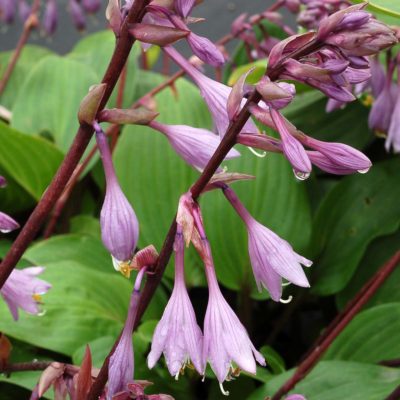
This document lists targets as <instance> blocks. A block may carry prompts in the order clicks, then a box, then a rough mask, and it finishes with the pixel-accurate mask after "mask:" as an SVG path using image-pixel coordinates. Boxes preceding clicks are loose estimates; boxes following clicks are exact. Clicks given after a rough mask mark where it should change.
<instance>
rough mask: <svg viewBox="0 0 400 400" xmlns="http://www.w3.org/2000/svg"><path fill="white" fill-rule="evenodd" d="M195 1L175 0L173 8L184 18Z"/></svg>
mask: <svg viewBox="0 0 400 400" xmlns="http://www.w3.org/2000/svg"><path fill="white" fill-rule="evenodd" d="M195 2H196V1H195V0H175V2H174V6H175V10H176V11H177V12H178V13H179V15H180V16H181V17H183V18H186V17H187V16H188V15H189V14H190V12H191V11H192V9H193V7H194V4H195Z"/></svg>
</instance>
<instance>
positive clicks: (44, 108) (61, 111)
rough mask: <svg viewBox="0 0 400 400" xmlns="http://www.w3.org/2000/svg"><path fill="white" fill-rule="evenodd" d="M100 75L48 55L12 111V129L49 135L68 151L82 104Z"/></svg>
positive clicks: (25, 86) (28, 80) (30, 76)
mask: <svg viewBox="0 0 400 400" xmlns="http://www.w3.org/2000/svg"><path fill="white" fill-rule="evenodd" d="M97 80H98V78H97V75H96V74H95V73H94V71H93V69H92V68H90V67H89V66H87V65H84V64H82V63H79V62H77V61H73V60H71V59H68V58H66V57H58V56H49V57H46V58H44V59H43V60H41V61H40V62H39V63H38V64H37V65H35V67H34V68H33V69H32V70H31V72H30V74H29V75H28V77H27V78H26V81H25V83H24V85H23V87H22V88H21V91H20V94H19V96H18V97H17V99H16V102H15V106H14V109H13V116H12V126H13V127H14V128H16V129H19V130H21V131H23V132H24V133H28V134H38V133H47V134H50V135H51V136H52V137H53V139H54V141H55V143H56V144H57V146H59V147H60V148H61V149H62V150H64V151H66V150H67V149H68V148H69V146H70V144H71V143H72V141H73V139H74V137H75V132H76V130H77V128H78V119H77V113H78V109H79V104H80V102H81V100H82V99H83V97H84V96H85V95H86V94H87V92H88V90H89V87H90V86H91V85H93V84H95V83H96V82H97Z"/></svg>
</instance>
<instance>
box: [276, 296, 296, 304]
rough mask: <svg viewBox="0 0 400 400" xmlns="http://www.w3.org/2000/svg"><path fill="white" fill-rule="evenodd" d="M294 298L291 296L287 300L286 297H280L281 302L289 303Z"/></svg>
mask: <svg viewBox="0 0 400 400" xmlns="http://www.w3.org/2000/svg"><path fill="white" fill-rule="evenodd" d="M292 300H293V296H289V298H287V299H286V300H284V299H279V302H280V303H282V304H289V303H290V302H291V301H292Z"/></svg>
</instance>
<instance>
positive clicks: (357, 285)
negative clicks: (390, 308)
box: [336, 232, 400, 308]
mask: <svg viewBox="0 0 400 400" xmlns="http://www.w3.org/2000/svg"><path fill="white" fill-rule="evenodd" d="M399 243H400V232H396V233H395V234H394V235H390V236H386V237H381V238H378V239H375V240H374V241H373V242H372V243H371V245H370V246H368V249H367V251H366V252H365V254H364V257H363V258H362V260H361V262H360V268H358V269H357V272H356V273H355V274H354V276H353V278H352V279H351V280H350V282H349V283H348V285H347V286H346V287H345V289H343V290H342V291H341V292H339V293H338V294H337V295H336V303H337V304H338V306H339V308H342V307H344V306H345V305H346V303H347V302H348V301H350V300H351V299H352V298H353V297H354V296H355V295H356V293H357V292H358V291H359V290H360V289H361V287H362V286H363V285H364V284H365V283H366V282H367V280H369V279H370V278H371V277H372V276H373V275H374V274H375V273H376V271H377V270H378V269H379V268H380V267H381V266H383V265H384V263H386V262H387V261H388V260H389V259H390V258H391V257H392V256H393V255H394V254H395V253H396V252H397V251H399V249H400V245H399ZM396 301H397V302H400V268H396V269H395V270H394V271H393V272H392V273H391V275H390V276H389V277H388V278H387V279H386V280H385V282H384V283H383V285H382V286H381V287H380V288H379V289H378V291H377V292H376V293H375V294H374V296H373V297H372V299H371V300H370V301H369V302H368V303H367V305H366V306H365V307H372V306H375V305H379V304H383V303H392V302H396ZM365 307H364V308H365Z"/></svg>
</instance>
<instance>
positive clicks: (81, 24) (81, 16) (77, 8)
mask: <svg viewBox="0 0 400 400" xmlns="http://www.w3.org/2000/svg"><path fill="white" fill-rule="evenodd" d="M68 4H69V12H70V14H71V19H72V22H73V24H74V25H75V28H76V29H78V30H79V31H83V30H85V29H86V17H85V13H84V12H83V8H82V6H81V4H80V3H78V1H77V0H69V3H68Z"/></svg>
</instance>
